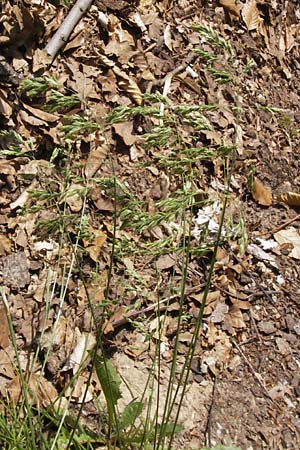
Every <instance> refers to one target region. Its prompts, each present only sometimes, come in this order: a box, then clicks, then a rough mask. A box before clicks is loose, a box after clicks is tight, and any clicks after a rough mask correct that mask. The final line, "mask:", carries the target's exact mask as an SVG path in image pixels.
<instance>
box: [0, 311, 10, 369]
mask: <svg viewBox="0 0 300 450" xmlns="http://www.w3.org/2000/svg"><path fill="white" fill-rule="evenodd" d="M0 324H1V327H0V347H1V348H3V349H5V348H6V347H8V346H9V344H10V339H9V336H10V331H9V326H8V322H7V314H6V311H5V309H4V308H0ZM1 364H2V361H1Z"/></svg>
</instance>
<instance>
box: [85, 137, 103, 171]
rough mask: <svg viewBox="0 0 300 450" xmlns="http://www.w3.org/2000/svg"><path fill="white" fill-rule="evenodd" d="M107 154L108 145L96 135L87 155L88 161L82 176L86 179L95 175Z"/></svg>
mask: <svg viewBox="0 0 300 450" xmlns="http://www.w3.org/2000/svg"><path fill="white" fill-rule="evenodd" d="M107 153H108V145H107V143H106V141H105V139H104V137H103V136H100V135H98V134H96V135H95V138H94V139H93V146H92V149H91V151H90V153H89V155H88V159H87V161H86V164H85V168H84V174H85V176H86V178H91V177H93V176H94V175H95V173H96V172H97V170H99V169H100V167H101V164H102V163H103V161H104V160H105V158H106V156H107Z"/></svg>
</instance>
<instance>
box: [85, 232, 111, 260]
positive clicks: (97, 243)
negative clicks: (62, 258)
mask: <svg viewBox="0 0 300 450" xmlns="http://www.w3.org/2000/svg"><path fill="white" fill-rule="evenodd" d="M105 241H106V234H105V233H104V232H103V231H101V230H94V237H93V240H92V241H90V240H89V239H83V245H84V247H85V249H86V251H87V252H88V254H89V256H90V258H91V259H92V260H93V261H95V262H97V261H98V260H99V256H100V252H101V249H102V247H103V244H104V242H105Z"/></svg>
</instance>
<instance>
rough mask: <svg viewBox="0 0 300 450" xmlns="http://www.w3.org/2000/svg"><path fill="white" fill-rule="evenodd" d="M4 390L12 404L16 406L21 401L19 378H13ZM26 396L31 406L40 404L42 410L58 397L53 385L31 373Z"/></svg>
mask: <svg viewBox="0 0 300 450" xmlns="http://www.w3.org/2000/svg"><path fill="white" fill-rule="evenodd" d="M6 390H7V392H8V393H9V398H10V401H11V402H12V403H14V404H16V403H17V402H18V401H19V400H21V399H22V397H23V396H22V385H21V381H20V378H19V376H15V377H14V378H13V379H12V380H11V381H10V382H9V383H7V385H6ZM28 394H29V398H30V402H31V404H37V405H39V404H42V406H43V407H44V408H47V407H48V406H49V405H50V404H51V403H53V401H54V400H55V399H56V398H57V396H58V392H57V390H56V389H55V387H54V386H53V384H52V383H50V381H48V380H47V379H46V378H44V377H43V376H41V375H39V374H37V373H33V374H32V375H31V377H30V381H29V386H28Z"/></svg>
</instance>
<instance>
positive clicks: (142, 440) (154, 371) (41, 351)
mask: <svg viewBox="0 0 300 450" xmlns="http://www.w3.org/2000/svg"><path fill="white" fill-rule="evenodd" d="M194 29H195V30H196V31H198V32H199V33H200V34H201V36H202V39H203V40H205V42H207V43H209V44H210V45H211V54H210V52H203V51H202V50H199V49H198V50H197V49H196V50H197V53H198V54H199V56H200V57H201V58H202V59H203V60H205V61H206V62H207V71H208V73H209V72H210V74H211V75H212V76H213V77H215V78H216V79H217V80H218V81H220V83H230V82H232V79H233V77H232V76H231V74H230V73H229V72H227V71H225V70H220V69H216V68H214V67H213V66H212V64H213V63H214V62H215V61H216V60H217V58H218V53H219V52H221V53H222V54H226V55H227V59H228V60H229V61H231V58H232V55H233V49H232V47H231V45H230V43H229V42H228V41H226V40H224V39H223V38H221V37H220V36H219V35H218V33H216V32H215V31H214V30H212V29H211V28H210V27H207V26H202V25H195V27H194ZM22 89H23V91H24V93H26V94H27V95H28V96H30V97H37V98H38V97H41V96H43V97H45V98H46V99H47V104H46V108H47V109H48V110H49V111H52V112H57V111H60V112H61V111H62V114H63V112H65V110H66V109H68V110H69V109H72V108H73V107H75V106H78V105H80V100H79V97H78V96H77V95H76V93H68V92H67V91H65V90H64V89H63V87H62V86H60V85H59V83H58V81H57V80H56V79H55V78H54V77H44V78H41V77H40V78H36V79H33V80H27V81H24V82H23V83H22ZM61 91H63V92H61ZM161 103H163V104H164V111H163V114H162V109H161V107H160V105H161ZM218 108H219V106H218V105H205V104H200V105H189V104H174V103H173V102H172V101H170V100H168V99H166V98H165V97H164V96H162V95H160V94H159V93H155V94H147V95H145V96H144V103H143V105H142V106H135V107H130V106H122V107H117V108H115V109H114V110H112V111H111V113H110V114H109V115H108V116H107V117H106V121H105V125H104V126H103V125H100V124H99V123H98V122H96V121H93V120H91V119H90V118H89V117H92V114H90V116H88V115H85V114H83V113H81V112H80V113H78V114H73V115H65V116H63V115H62V116H61V126H60V131H61V134H62V136H63V138H64V140H65V142H66V149H68V151H66V149H64V148H63V149H54V150H53V154H52V157H51V161H50V162H49V165H50V166H51V167H53V168H55V167H56V165H58V163H59V161H60V159H61V157H62V155H63V158H64V170H60V175H61V176H62V178H63V179H64V184H63V185H62V188H60V189H59V190H56V189H54V188H53V185H52V184H51V183H48V184H46V185H45V186H44V189H35V190H33V191H32V192H31V198H32V199H33V200H34V202H35V203H34V204H33V205H31V206H30V207H29V208H26V207H25V208H24V210H23V214H26V213H30V214H33V213H36V214H37V213H38V212H40V211H42V210H45V209H49V210H51V211H52V212H54V216H53V217H51V218H48V219H44V220H43V221H40V222H39V227H40V230H42V231H43V234H42V236H43V238H45V237H46V236H51V237H52V238H54V239H56V240H57V241H58V242H59V246H60V254H59V258H58V262H57V266H56V268H55V271H54V273H55V276H54V278H53V277H51V276H50V275H49V277H48V279H47V283H46V292H45V297H46V299H47V309H46V311H47V314H46V316H47V315H48V313H49V311H50V309H51V307H52V302H53V298H54V296H56V297H58V299H59V302H58V305H57V310H56V318H55V321H54V324H53V328H54V329H55V326H57V324H58V323H59V319H60V317H61V316H62V315H63V311H64V307H65V305H66V303H67V295H68V289H69V284H70V280H71V279H72V277H73V276H74V274H76V276H77V277H78V278H79V279H80V280H81V282H82V284H83V286H84V287H85V294H86V297H87V305H88V308H89V309H90V311H91V315H92V318H93V320H92V323H91V332H93V333H95V334H96V344H95V346H94V348H93V349H92V350H89V351H88V352H86V357H85V359H84V360H83V361H81V362H80V367H79V369H78V371H77V372H76V374H73V375H72V377H71V379H70V380H69V382H67V383H66V385H65V386H64V387H63V389H61V392H60V393H59V396H58V399H56V400H55V401H53V402H50V404H48V405H47V407H43V406H42V405H40V406H39V407H38V406H36V405H37V404H36V402H32V401H31V392H30V377H32V375H33V373H34V372H33V371H34V370H35V365H36V363H37V361H38V360H39V358H40V357H41V356H42V359H43V364H42V366H41V368H40V374H41V377H42V376H44V375H45V372H46V364H47V360H48V358H49V355H50V354H51V352H53V342H51V339H50V341H49V342H48V344H47V348H46V351H45V348H43V344H42V343H43V336H42V337H41V338H40V339H39V341H38V342H37V349H36V352H35V356H34V362H35V364H33V365H32V367H31V368H30V370H29V373H28V374H27V373H26V374H24V371H23V369H22V366H21V363H20V361H19V359H18V356H19V352H20V350H19V349H18V346H17V341H16V336H15V334H14V327H13V321H12V318H11V316H10V309H9V304H8V302H7V299H6V297H5V292H4V291H3V292H2V298H3V301H4V304H5V308H6V312H7V318H8V323H9V327H10V333H11V339H12V343H13V346H14V350H15V356H16V361H17V367H16V374H17V376H18V377H19V378H20V382H21V391H22V401H21V402H20V403H18V404H14V405H10V403H9V402H6V403H5V407H4V412H0V444H1V446H2V448H3V449H7V450H13V449H28V450H31V449H32V450H33V449H34V448H39V449H41V450H43V449H45V450H62V449H63V450H68V449H72V450H73V449H76V450H77V449H78V450H79V449H80V450H81V449H91V450H92V449H93V450H94V449H96V448H100V447H101V448H102V447H103V448H107V449H122V450H125V449H129V448H130V449H144V450H146V449H147V450H148V449H153V450H164V449H168V450H171V449H172V448H173V445H174V440H175V436H176V433H177V432H178V431H180V430H181V426H180V411H181V407H182V403H183V399H184V395H185V392H186V388H187V385H188V377H189V374H190V370H191V363H192V359H193V356H194V352H195V348H196V343H197V340H198V338H199V335H200V331H201V327H202V319H203V312H204V307H205V302H206V298H207V296H208V293H209V289H210V285H211V281H212V277H213V273H214V264H215V261H216V255H217V250H218V248H219V246H220V243H221V242H222V240H223V239H224V235H223V234H222V233H223V228H224V224H225V214H226V211H227V203H228V198H229V195H230V180H231V176H232V171H233V167H234V160H235V149H236V147H235V143H234V142H233V143H232V145H228V144H226V145H225V144H224V145H222V146H218V147H216V146H204V145H203V146H202V145H201V146H199V147H198V146H196V144H195V141H196V140H198V141H199V135H200V133H201V132H203V131H212V130H213V126H212V124H211V121H210V116H209V114H210V113H211V112H214V111H217V110H218ZM233 108H234V105H233ZM137 116H141V117H143V118H147V119H148V120H150V121H151V124H152V127H151V129H150V130H149V131H148V132H147V133H143V134H142V136H141V138H142V140H143V142H144V148H145V149H146V151H147V152H148V155H150V156H149V157H150V158H151V160H152V161H154V162H155V163H156V164H157V167H158V168H159V169H160V170H165V171H166V172H167V173H168V176H169V177H170V178H172V180H173V181H174V183H175V185H176V188H175V189H173V191H172V192H171V193H169V195H167V196H166V197H165V198H162V199H160V200H157V201H155V202H154V208H153V212H152V213H149V210H148V204H147V201H145V200H140V199H138V198H137V197H136V196H135V195H134V194H133V193H132V192H131V190H130V188H129V187H128V186H127V185H125V183H124V182H123V181H122V180H120V179H118V177H117V175H116V174H115V169H114V168H113V169H112V173H113V175H111V176H107V177H103V178H99V177H93V178H91V179H88V180H87V179H85V178H84V177H83V176H82V175H81V174H80V171H78V166H77V165H76V161H74V159H73V157H72V154H71V153H70V152H71V151H72V149H73V148H74V147H75V144H76V142H78V141H80V140H81V138H82V137H84V138H87V137H88V135H89V134H90V133H93V132H94V131H96V130H101V129H102V128H104V130H103V131H104V132H105V129H107V128H109V127H111V126H112V125H113V124H115V123H120V122H124V121H128V120H132V119H134V118H135V117H137ZM10 137H11V138H12V139H13V140H14V141H15V142H16V144H12V145H16V146H15V147H10V149H11V150H10V151H11V152H15V153H11V154H10V155H9V156H13V155H16V156H18V155H19V153H20V152H21V151H22V150H21V147H20V145H21V144H22V145H23V141H22V138H21V137H20V136H19V135H17V134H11V135H10ZM157 150H159V152H158V151H157ZM215 158H221V160H222V161H223V166H224V167H228V170H227V171H225V170H224V186H225V188H224V192H223V193H222V196H221V197H222V207H221V213H220V219H219V224H218V230H217V233H216V235H215V237H214V240H213V242H211V241H207V240H206V236H207V234H205V233H204V234H203V236H202V241H201V242H198V243H196V244H195V240H194V237H193V233H192V229H193V226H194V222H193V220H194V215H195V211H196V210H197V209H199V208H201V207H203V206H204V205H206V204H207V203H209V201H210V199H206V198H204V197H202V196H200V198H201V199H200V200H199V188H198V187H197V185H196V183H195V180H196V178H197V177H198V176H199V174H200V172H201V164H202V163H204V161H208V160H214V159H215ZM111 164H112V163H111ZM112 165H113V164H112ZM74 180H75V181H76V183H77V184H80V185H82V189H80V192H79V194H80V197H81V200H82V208H81V211H80V213H74V212H70V210H69V208H68V190H69V188H70V185H71V183H72V181H74ZM91 183H95V185H96V186H99V187H101V189H102V190H103V191H104V192H105V193H106V194H107V196H109V197H110V198H112V199H113V200H114V205H115V209H114V211H113V214H112V216H113V217H112V221H111V225H110V228H109V237H108V243H107V245H108V248H109V249H110V260H109V261H110V262H109V269H108V271H107V272H108V276H107V285H106V289H105V292H104V294H103V299H102V301H101V305H100V306H101V308H102V312H101V314H102V315H101V316H100V317H99V315H97V312H96V307H95V301H94V300H95V299H94V298H92V295H91V293H90V291H89V289H88V282H89V281H90V279H88V277H87V276H86V274H85V273H84V271H83V270H82V259H83V256H82V255H84V251H85V250H84V245H83V239H84V238H85V239H88V238H89V231H88V230H89V225H90V224H89V221H90V220H91V216H90V215H89V213H88V203H89V200H90V197H89V196H90V186H91ZM159 227H161V229H168V233H164V234H163V236H164V237H163V238H161V237H159V238H155V234H152V235H151V236H152V239H149V237H148V236H147V233H148V234H149V233H151V232H152V233H154V231H155V229H157V228H159ZM145 233H146V235H145ZM132 236H134V237H135V238H136V239H132ZM153 236H154V237H153ZM238 236H241V247H243V246H244V245H245V240H246V228H245V223H244V221H243V220H242V219H241V220H240V222H239V224H238V227H237V229H236V237H238ZM66 248H67V249H68V251H69V253H70V254H69V258H68V259H67V261H66V257H65V255H64V254H63V249H64V250H65V249H66ZM170 251H172V252H175V253H176V254H177V255H178V258H179V262H178V266H179V267H180V270H181V283H180V288H179V295H178V298H179V301H178V303H179V310H178V314H177V317H178V319H177V333H176V335H175V338H174V341H173V348H172V351H173V357H172V361H171V366H170V375H169V380H168V388H167V392H166V398H164V400H163V402H164V403H163V405H161V404H160V403H161V401H162V400H161V398H160V389H161V388H160V386H159V383H158V382H157V380H159V378H160V373H161V370H162V356H161V345H162V342H163V328H164V322H165V320H166V314H165V313H164V311H162V310H160V309H159V307H158V309H157V311H156V315H157V323H158V326H157V336H156V346H155V353H154V357H153V364H152V366H151V369H150V370H149V377H148V381H147V383H146V385H145V388H144V393H143V395H142V398H133V399H132V401H130V402H129V403H128V404H127V406H126V407H125V409H123V411H120V410H119V404H118V403H119V402H118V401H119V399H120V397H121V386H122V382H123V381H122V380H121V378H120V376H119V374H118V372H117V370H116V368H115V367H114V365H113V363H112V362H111V360H110V359H109V357H108V356H107V348H106V347H105V345H104V343H103V337H104V331H103V330H104V328H103V322H104V319H106V318H108V319H109V317H110V316H111V314H112V312H113V309H114V308H112V306H113V304H114V299H111V298H110V292H111V291H112V289H111V288H112V284H113V282H114V280H113V276H114V275H113V274H115V275H116V274H117V275H118V271H120V269H119V268H118V267H119V266H120V265H122V264H123V272H124V274H125V276H127V277H128V279H130V280H131V289H132V290H135V291H137V292H144V293H145V294H144V295H145V297H146V295H147V292H151V291H153V287H151V286H150V285H148V284H147V281H145V280H144V279H143V277H142V276H140V275H139V274H138V273H137V271H135V270H134V269H127V268H126V264H125V262H124V261H125V258H126V256H128V255H130V254H135V255H139V256H143V257H144V256H148V257H150V258H152V259H153V260H154V261H155V260H157V259H158V258H159V257H160V256H162V255H163V254H164V253H168V252H170ZM195 251H198V252H199V254H203V253H205V252H210V253H211V258H210V261H211V262H210V264H209V267H208V275H207V280H206V286H205V289H204V297H203V301H202V304H201V307H200V313H199V315H198V318H197V320H196V323H195V325H194V328H193V334H192V342H191V345H190V346H189V348H188V351H187V355H186V360H185V363H184V364H183V366H182V368H181V371H180V373H179V374H178V373H177V370H176V366H177V360H178V354H179V339H180V333H181V326H182V323H183V321H184V319H185V310H184V307H185V289H186V285H187V279H188V267H189V262H190V258H191V255H192V254H193V252H195ZM201 252H202V253H201ZM116 261H118V265H119V266H118V267H117V265H115V266H114V264H115V263H116ZM49 273H50V272H49ZM95 273H96V275H99V272H97V267H96V268H95ZM125 276H124V279H125ZM90 278H91V276H90ZM58 280H59V282H58ZM172 280H173V278H172V276H171V277H170V286H171V287H172ZM158 287H159V285H158V284H157V287H156V288H157V290H158ZM46 322H47V321H45V323H46ZM131 323H132V325H133V326H134V321H132V322H131ZM45 333H46V330H45V329H43V331H42V335H45ZM150 338H151V337H150ZM52 339H53V338H52ZM87 367H88V369H89V378H88V381H87V384H86V388H85V393H84V396H83V398H84V397H85V396H86V395H87V393H88V388H89V385H90V384H91V379H92V378H91V377H92V373H96V375H97V377H98V381H99V383H100V385H101V389H102V395H103V396H104V399H105V411H104V412H103V405H102V406H101V405H100V404H99V403H98V400H97V399H94V400H95V405H98V409H99V411H98V412H99V417H100V418H103V417H104V419H103V420H101V427H100V428H99V429H98V430H97V432H95V430H94V431H92V430H90V429H89V427H88V426H85V425H83V423H82V420H81V419H82V417H83V410H84V401H82V403H81V404H80V405H79V408H77V410H76V409H75V408H74V407H73V406H72V405H71V400H70V399H71V394H72V392H73V391H74V389H75V386H76V382H77V380H78V377H79V376H80V374H83V373H84V371H86V370H87ZM155 388H157V390H156V391H155ZM67 389H69V390H70V391H71V394H70V395H69V398H68V400H67V401H66V397H65V394H66V391H67ZM154 392H157V396H156V397H155V396H154ZM149 393H150V394H149ZM148 394H149V395H148ZM63 400H64V401H63ZM176 405H177V406H176ZM161 406H163V414H162V416H160V415H159V410H160V409H161ZM153 409H154V411H155V412H154V414H153ZM217 448H218V449H219V450H221V449H222V450H229V449H230V447H224V446H219V447H216V449H217ZM233 448H234V447H232V449H233Z"/></svg>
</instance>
